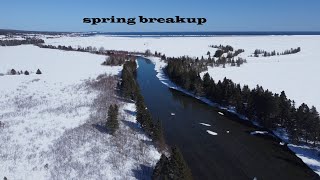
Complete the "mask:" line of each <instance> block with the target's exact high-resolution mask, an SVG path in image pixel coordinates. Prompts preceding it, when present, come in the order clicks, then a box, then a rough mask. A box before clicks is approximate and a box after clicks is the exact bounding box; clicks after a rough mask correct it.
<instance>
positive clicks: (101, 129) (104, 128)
mask: <svg viewBox="0 0 320 180" xmlns="http://www.w3.org/2000/svg"><path fill="white" fill-rule="evenodd" d="M92 127H94V128H95V129H97V130H98V131H99V132H101V133H108V130H107V128H106V127H105V126H102V125H100V124H92Z"/></svg>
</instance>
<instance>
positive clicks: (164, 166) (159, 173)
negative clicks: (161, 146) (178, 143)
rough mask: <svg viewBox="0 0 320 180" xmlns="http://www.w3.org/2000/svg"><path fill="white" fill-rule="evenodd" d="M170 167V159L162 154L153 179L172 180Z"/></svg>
mask: <svg viewBox="0 0 320 180" xmlns="http://www.w3.org/2000/svg"><path fill="white" fill-rule="evenodd" d="M168 165H169V159H168V158H167V157H166V156H165V155H164V154H162V155H161V157H160V160H159V161H158V162H157V164H156V166H155V168H154V170H153V173H152V179H153V180H166V179H170V176H169V167H168Z"/></svg>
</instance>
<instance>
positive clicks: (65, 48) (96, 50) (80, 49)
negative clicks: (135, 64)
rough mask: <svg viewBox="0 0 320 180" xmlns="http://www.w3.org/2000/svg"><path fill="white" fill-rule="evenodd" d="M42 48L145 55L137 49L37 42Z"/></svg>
mask: <svg viewBox="0 0 320 180" xmlns="http://www.w3.org/2000/svg"><path fill="white" fill-rule="evenodd" d="M37 46H38V47H40V48H47V49H59V50H64V51H78V52H89V53H92V54H99V55H107V56H112V55H114V56H117V55H119V56H123V55H127V56H130V57H134V56H135V55H144V53H143V52H135V51H132V52H131V51H121V50H106V49H105V48H104V47H100V48H96V47H92V46H87V47H81V46H78V47H72V46H64V45H58V46H54V45H46V44H37Z"/></svg>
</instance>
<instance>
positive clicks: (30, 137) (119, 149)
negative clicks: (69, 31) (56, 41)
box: [0, 45, 160, 180]
mask: <svg viewBox="0 0 320 180" xmlns="http://www.w3.org/2000/svg"><path fill="white" fill-rule="evenodd" d="M104 58H105V57H104V56H99V55H94V54H89V53H80V52H67V51H60V50H51V49H41V48H38V47H36V46H32V45H23V46H14V47H0V73H3V74H5V75H3V76H0V84H1V86H0V121H1V124H3V126H1V127H0V162H1V163H0V177H1V178H3V177H7V178H8V179H17V180H19V179H23V180H28V179H139V178H145V177H144V176H143V171H147V172H145V175H150V169H147V170H146V168H145V167H153V166H154V164H155V163H156V162H157V160H158V159H159V158H160V154H159V153H158V151H157V150H156V149H155V147H154V146H153V145H152V143H151V140H149V139H148V138H146V136H145V135H144V134H143V132H142V131H141V130H139V129H140V128H139V126H138V124H137V122H136V121H135V105H134V104H133V103H124V104H122V105H120V117H121V119H122V121H121V123H120V130H119V132H121V133H120V135H119V136H117V137H113V136H111V135H109V134H108V133H103V132H100V131H99V130H98V128H94V127H93V126H92V123H91V121H92V113H93V112H92V111H94V109H93V107H94V105H95V104H94V101H95V99H96V98H97V96H98V94H99V92H97V91H96V90H93V89H90V88H88V87H87V86H86V82H87V81H94V80H95V79H96V78H97V76H98V75H100V74H110V75H117V74H118V73H119V72H120V71H121V69H122V67H121V66H113V67H107V66H101V63H102V62H103V61H104ZM12 68H14V69H16V70H19V71H20V70H22V71H25V70H27V71H29V72H30V75H29V76H26V75H6V73H7V72H8V71H9V70H10V69H12ZM37 69H40V70H41V71H42V74H41V75H36V74H35V72H36V70H37ZM117 142H121V144H117Z"/></svg>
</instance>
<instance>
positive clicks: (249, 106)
mask: <svg viewBox="0 0 320 180" xmlns="http://www.w3.org/2000/svg"><path fill="white" fill-rule="evenodd" d="M190 64H191V62H190V61H188V60H186V59H168V65H167V67H166V68H165V72H166V74H167V75H168V77H169V78H170V79H171V80H172V81H173V82H174V83H176V84H177V85H179V86H181V87H183V88H184V89H186V90H189V91H191V92H193V93H194V94H196V95H198V96H204V97H206V98H207V99H209V100H211V101H213V102H217V103H219V104H221V105H224V106H232V107H235V109H236V111H237V112H238V113H240V114H242V115H245V116H246V117H248V118H249V119H251V120H255V121H257V122H259V123H260V124H261V125H263V126H264V127H266V128H268V129H270V130H272V129H276V128H279V127H281V128H284V129H285V130H286V132H287V133H288V135H289V138H290V140H291V141H292V142H294V143H298V142H302V141H304V142H312V143H313V144H314V145H316V144H319V141H320V118H319V113H318V112H317V110H316V108H315V107H314V106H312V107H311V108H310V107H308V106H307V105H306V104H304V103H303V104H301V105H300V106H299V107H298V108H296V106H295V102H294V101H292V100H290V99H288V98H287V97H286V94H285V92H284V91H282V92H281V93H280V94H277V93H272V92H271V91H269V90H264V89H263V88H262V87H261V86H257V87H256V88H254V89H252V90H251V89H249V87H248V86H246V85H245V86H241V85H240V84H235V83H234V82H232V81H231V80H230V79H226V78H224V79H223V81H218V82H215V81H214V80H213V79H212V78H211V77H210V75H209V74H208V73H206V74H205V75H204V77H203V79H201V77H200V75H199V73H200V72H199V71H198V70H197V69H194V68H193V67H192V66H190Z"/></svg>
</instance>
